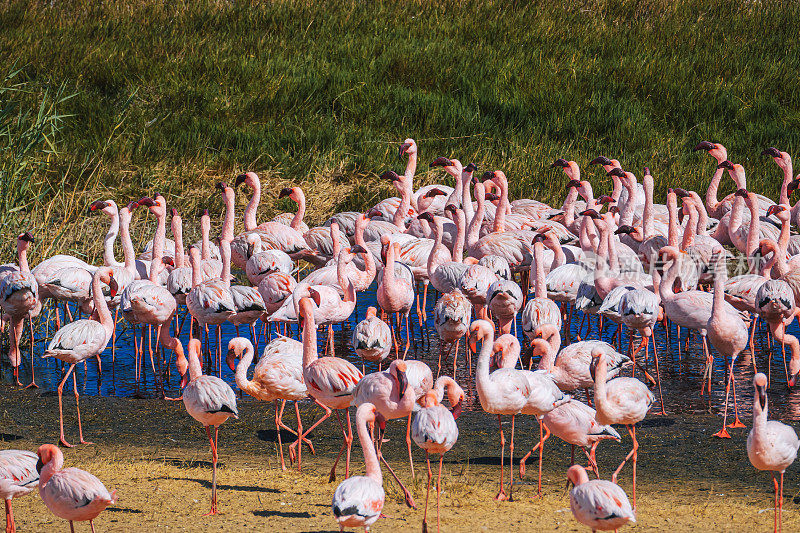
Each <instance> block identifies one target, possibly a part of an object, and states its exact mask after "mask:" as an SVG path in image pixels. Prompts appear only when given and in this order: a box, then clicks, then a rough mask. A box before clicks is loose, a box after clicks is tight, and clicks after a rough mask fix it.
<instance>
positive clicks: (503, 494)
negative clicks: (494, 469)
mask: <svg viewBox="0 0 800 533" xmlns="http://www.w3.org/2000/svg"><path fill="white" fill-rule="evenodd" d="M497 422H498V424H499V425H500V492H498V493H497V496H495V497H494V499H495V500H497V501H503V500H507V499H508V496H506V490H505V485H504V483H503V474H504V471H503V470H504V461H505V453H506V438H505V436H504V435H503V418H502V416H501V415H497Z"/></svg>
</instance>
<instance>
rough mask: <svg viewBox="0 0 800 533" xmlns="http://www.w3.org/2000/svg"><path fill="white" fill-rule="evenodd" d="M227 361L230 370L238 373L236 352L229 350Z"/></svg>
mask: <svg viewBox="0 0 800 533" xmlns="http://www.w3.org/2000/svg"><path fill="white" fill-rule="evenodd" d="M225 361H226V362H227V363H228V368H230V369H231V371H232V372H236V352H235V351H233V350H228V355H227V357H225Z"/></svg>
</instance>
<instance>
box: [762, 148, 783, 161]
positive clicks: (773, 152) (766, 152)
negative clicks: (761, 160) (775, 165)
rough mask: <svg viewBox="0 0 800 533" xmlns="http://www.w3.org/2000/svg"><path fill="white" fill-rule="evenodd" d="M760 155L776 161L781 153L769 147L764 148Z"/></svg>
mask: <svg viewBox="0 0 800 533" xmlns="http://www.w3.org/2000/svg"><path fill="white" fill-rule="evenodd" d="M761 155H768V156H770V157H774V158H776V159H778V158H780V157H781V151H780V150H778V149H777V148H773V147H771V146H770V147H769V148H766V149H765V150H764V151H763V152H761Z"/></svg>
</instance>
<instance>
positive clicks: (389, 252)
mask: <svg viewBox="0 0 800 533" xmlns="http://www.w3.org/2000/svg"><path fill="white" fill-rule="evenodd" d="M431 255H433V254H431ZM394 256H395V248H394V244H393V243H391V242H390V243H389V246H388V248H387V249H386V266H385V267H384V268H383V284H384V285H385V286H386V287H393V286H394V281H395V276H394Z"/></svg>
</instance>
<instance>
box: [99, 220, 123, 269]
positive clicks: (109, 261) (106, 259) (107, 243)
mask: <svg viewBox="0 0 800 533" xmlns="http://www.w3.org/2000/svg"><path fill="white" fill-rule="evenodd" d="M109 218H110V219H111V226H109V228H108V233H106V237H105V239H103V264H105V265H106V266H120V263H119V262H118V261H117V259H116V258H115V257H114V242H115V241H116V240H117V235H118V234H119V211H118V210H117V209H114V210H113V212H112V213H111V215H109Z"/></svg>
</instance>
